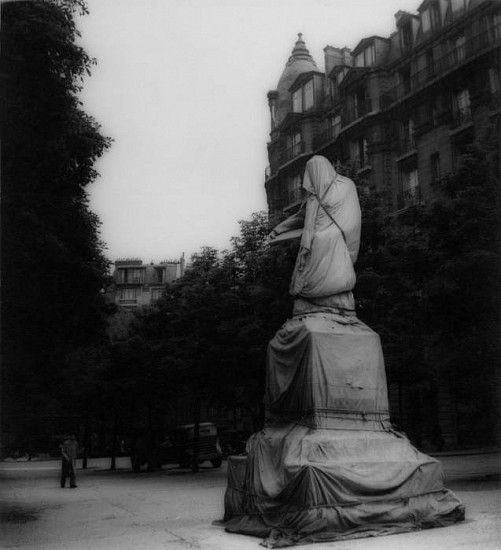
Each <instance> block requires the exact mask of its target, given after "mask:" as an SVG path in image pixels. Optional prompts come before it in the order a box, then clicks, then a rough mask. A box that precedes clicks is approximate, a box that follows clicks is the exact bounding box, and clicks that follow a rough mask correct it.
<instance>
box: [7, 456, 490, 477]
mask: <svg viewBox="0 0 501 550" xmlns="http://www.w3.org/2000/svg"><path fill="white" fill-rule="evenodd" d="M431 456H433V457H434V458H437V459H438V460H440V461H441V462H442V465H443V469H444V474H445V479H446V481H447V480H451V479H478V478H483V477H496V476H500V475H501V450H495V449H486V450H485V449H479V450H475V451H455V452H447V453H434V454H433V455H431ZM110 463H111V459H110V458H109V457H103V458H89V459H88V461H87V470H89V471H92V470H104V471H106V470H109V468H110ZM115 466H116V470H130V460H129V457H126V456H120V457H117V458H116V463H115ZM59 468H60V461H59V459H51V460H47V459H45V460H37V459H32V460H31V461H28V460H26V459H17V460H12V461H3V462H0V472H9V471H21V470H58V469H59ZM77 469H78V470H81V469H82V459H78V460H77Z"/></svg>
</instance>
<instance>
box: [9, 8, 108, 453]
mask: <svg viewBox="0 0 501 550" xmlns="http://www.w3.org/2000/svg"><path fill="white" fill-rule="evenodd" d="M85 11H86V7H85V4H84V3H83V2H81V1H78V0H73V1H72V0H66V1H42V0H38V1H30V2H8V3H2V62H3V68H2V73H1V77H2V84H3V97H2V129H1V132H2V218H3V231H2V265H3V285H2V335H3V342H4V344H3V356H4V368H3V374H4V409H5V414H4V423H5V425H4V431H5V432H6V434H9V436H10V437H11V442H10V444H12V445H19V444H20V442H19V437H20V434H23V433H24V434H28V433H31V432H35V433H36V431H37V430H39V431H42V432H43V427H42V426H40V425H39V424H40V422H41V421H39V420H40V418H41V416H44V415H49V416H50V415H51V414H52V413H54V414H56V412H57V413H58V414H61V413H62V412H63V411H61V408H60V405H59V404H60V402H61V395H60V394H63V395H64V393H65V388H64V387H63V386H62V384H61V380H62V375H61V373H62V370H63V369H64V365H65V362H66V357H67V354H68V353H69V352H70V351H71V350H72V349H74V348H79V347H82V346H87V345H89V344H90V343H92V342H97V341H99V340H101V339H102V338H103V333H104V332H103V331H104V328H105V317H106V307H105V304H104V302H103V298H102V296H101V294H100V290H101V289H102V288H103V287H104V285H105V281H106V278H107V272H108V267H109V266H108V260H107V259H106V258H105V255H104V244H103V243H102V242H101V240H100V237H99V225H100V222H99V219H98V217H97V216H96V215H95V214H94V213H93V212H91V210H90V209H89V200H88V193H87V187H88V185H89V184H90V183H91V182H93V181H94V180H95V179H96V177H97V173H96V171H95V169H94V162H95V161H96V159H97V158H99V157H100V156H101V155H102V154H103V153H104V152H105V151H106V149H108V147H109V146H110V143H111V140H110V139H109V138H106V137H104V136H103V135H101V133H100V128H99V125H98V124H97V123H96V121H95V120H94V119H93V118H92V117H90V116H89V115H88V114H86V113H85V112H84V111H83V110H82V106H81V103H80V101H79V99H78V93H79V91H80V90H81V89H82V86H83V80H84V77H86V76H87V75H89V74H90V70H91V68H92V66H93V65H94V63H95V61H94V60H93V59H91V58H89V56H88V55H87V54H86V52H85V51H84V50H83V49H82V48H81V47H80V46H78V45H77V43H76V38H77V36H78V30H77V28H76V25H75V21H74V14H75V13H76V12H79V13H85ZM14 432H17V433H14ZM7 444H9V443H7Z"/></svg>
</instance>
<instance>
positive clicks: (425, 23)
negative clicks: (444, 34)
mask: <svg viewBox="0 0 501 550" xmlns="http://www.w3.org/2000/svg"><path fill="white" fill-rule="evenodd" d="M421 28H422V30H423V32H428V31H429V30H431V15H430V10H429V9H428V10H424V11H423V13H422V14H421Z"/></svg>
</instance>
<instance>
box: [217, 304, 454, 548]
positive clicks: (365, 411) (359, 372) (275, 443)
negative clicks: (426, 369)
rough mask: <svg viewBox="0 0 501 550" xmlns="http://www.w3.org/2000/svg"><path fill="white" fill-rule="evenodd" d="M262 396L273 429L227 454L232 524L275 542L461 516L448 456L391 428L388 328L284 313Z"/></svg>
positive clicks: (393, 529)
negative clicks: (421, 447)
mask: <svg viewBox="0 0 501 550" xmlns="http://www.w3.org/2000/svg"><path fill="white" fill-rule="evenodd" d="M265 402H266V410H267V420H266V425H265V428H264V429H263V430H262V431H261V432H258V433H256V434H254V435H253V436H252V437H251V438H250V439H249V442H248V444H247V455H246V456H238V457H230V458H229V460H228V487H227V490H226V495H225V518H224V524H225V527H226V529H227V530H228V531H231V532H236V533H242V534H247V535H254V536H258V537H262V538H265V539H266V540H265V541H264V542H263V543H262V544H263V545H264V546H268V547H274V548H276V547H281V546H291V545H294V544H303V543H306V542H315V541H327V540H343V539H346V538H357V537H365V536H376V535H386V534H391V533H397V532H404V531H410V530H414V529H419V528H424V527H436V526H443V525H448V524H451V523H454V522H456V521H459V520H461V519H463V518H464V507H463V505H462V504H461V502H460V501H459V500H458V499H457V498H456V496H455V495H454V494H453V493H452V492H450V491H449V490H447V489H446V488H445V487H444V485H443V474H442V469H441V465H440V463H439V462H438V461H437V460H435V459H433V458H431V457H429V456H426V455H424V454H423V453H421V452H419V451H418V450H417V449H415V448H414V447H413V446H412V445H411V444H410V442H409V441H408V439H407V438H406V437H405V436H403V435H402V434H399V433H397V432H395V431H394V430H393V429H392V427H391V425H390V423H389V415H388V399H387V390H386V378H385V371H384V360H383V354H382V351H381V344H380V341H379V336H378V335H377V334H376V333H375V332H374V331H372V330H371V329H370V328H369V327H367V326H366V325H364V324H363V323H362V322H360V321H359V320H358V319H357V318H356V317H355V316H354V315H338V314H319V313H316V314H312V315H306V316H303V317H300V318H294V319H292V320H289V321H287V322H286V323H285V325H284V326H283V327H282V329H281V330H279V331H278V332H277V334H276V335H275V338H274V339H273V340H272V341H271V342H270V344H269V348H268V368H267V390H266V396H265Z"/></svg>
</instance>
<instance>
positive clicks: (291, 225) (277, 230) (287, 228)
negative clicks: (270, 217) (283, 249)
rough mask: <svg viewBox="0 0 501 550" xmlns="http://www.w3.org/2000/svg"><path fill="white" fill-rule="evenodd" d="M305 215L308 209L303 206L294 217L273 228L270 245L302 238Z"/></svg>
mask: <svg viewBox="0 0 501 550" xmlns="http://www.w3.org/2000/svg"><path fill="white" fill-rule="evenodd" d="M305 215H306V208H305V207H304V204H303V205H302V206H301V208H300V209H299V210H298V211H297V212H296V213H295V214H292V216H289V217H288V218H286V219H285V220H284V221H283V222H280V223H279V224H278V225H277V226H276V227H274V228H273V230H272V231H271V233H270V235H269V241H270V243H272V244H273V243H274V242H278V241H284V240H287V239H294V238H297V237H300V235H301V231H302V229H303V226H304V218H305Z"/></svg>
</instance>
